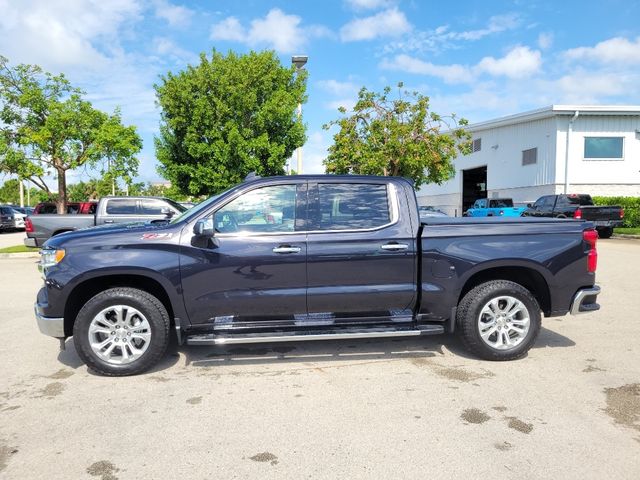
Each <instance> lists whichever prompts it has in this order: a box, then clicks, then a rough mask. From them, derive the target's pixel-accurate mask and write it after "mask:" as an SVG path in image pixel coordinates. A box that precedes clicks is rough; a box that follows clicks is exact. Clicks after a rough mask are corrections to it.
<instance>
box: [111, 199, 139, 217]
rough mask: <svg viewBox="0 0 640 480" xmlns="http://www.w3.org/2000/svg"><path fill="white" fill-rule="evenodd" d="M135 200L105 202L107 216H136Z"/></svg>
mask: <svg viewBox="0 0 640 480" xmlns="http://www.w3.org/2000/svg"><path fill="white" fill-rule="evenodd" d="M136 203H137V202H136V200H133V199H130V198H114V199H110V200H107V215H136V214H137V213H138V212H137V206H136Z"/></svg>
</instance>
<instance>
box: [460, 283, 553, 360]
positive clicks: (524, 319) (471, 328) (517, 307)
mask: <svg viewBox="0 0 640 480" xmlns="http://www.w3.org/2000/svg"><path fill="white" fill-rule="evenodd" d="M456 321H457V324H458V327H459V331H460V333H461V335H462V341H463V343H464V345H465V346H466V347H467V349H468V350H470V351H471V352H472V353H474V354H475V355H477V356H479V357H481V358H483V359H485V360H514V359H517V358H520V357H523V356H524V355H525V354H526V353H527V352H528V351H529V349H530V348H531V347H532V346H533V344H534V343H535V341H536V338H537V337H538V334H539V333H540V324H541V315H540V306H539V305H538V302H537V300H536V299H535V297H534V296H533V295H532V294H531V292H529V290H527V289H526V288H524V287H523V286H522V285H520V284H518V283H515V282H510V281H507V280H493V281H490V282H486V283H483V284H481V285H478V286H477V287H475V288H473V289H472V290H471V291H469V292H468V293H467V294H466V295H465V296H464V298H463V299H462V301H461V302H460V304H459V305H458V311H457V315H456Z"/></svg>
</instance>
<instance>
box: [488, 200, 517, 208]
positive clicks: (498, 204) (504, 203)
mask: <svg viewBox="0 0 640 480" xmlns="http://www.w3.org/2000/svg"><path fill="white" fill-rule="evenodd" d="M490 203H491V205H490V206H491V208H510V207H513V200H511V199H510V198H502V199H498V200H491V201H490Z"/></svg>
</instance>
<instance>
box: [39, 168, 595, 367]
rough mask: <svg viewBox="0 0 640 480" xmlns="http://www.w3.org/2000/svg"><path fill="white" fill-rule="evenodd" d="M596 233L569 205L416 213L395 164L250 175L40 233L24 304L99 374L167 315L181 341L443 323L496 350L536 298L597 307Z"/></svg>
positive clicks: (529, 320) (296, 336) (143, 352)
mask: <svg viewBox="0 0 640 480" xmlns="http://www.w3.org/2000/svg"><path fill="white" fill-rule="evenodd" d="M596 239H597V234H596V232H595V230H594V229H593V225H592V224H590V223H588V222H582V221H575V220H556V219H532V218H518V219H506V218H482V219H475V218H467V219H450V218H442V219H439V218H434V219H432V220H429V221H428V223H426V224H425V223H421V221H420V217H419V215H418V205H417V202H416V197H415V193H414V190H413V187H412V185H411V183H410V182H409V181H407V180H404V179H401V178H389V177H367V176H334V175H331V176H324V175H317V176H288V177H270V178H253V179H251V180H249V181H246V182H245V183H242V184H240V185H238V186H236V187H234V188H231V189H230V190H228V191H226V192H223V193H222V194H220V195H218V196H216V197H213V198H211V199H210V200H208V201H206V202H203V203H202V204H200V205H198V206H196V207H194V208H192V209H190V210H188V211H186V212H184V213H183V214H181V215H179V216H177V217H174V218H173V219H171V220H170V221H169V222H167V223H165V224H161V225H158V224H155V225H154V224H146V225H145V224H132V225H116V226H110V227H96V228H92V229H87V230H81V231H76V232H70V233H65V234H61V235H59V236H56V237H53V238H51V239H50V240H48V241H47V242H46V244H45V246H44V249H43V250H42V258H41V262H40V269H41V271H42V274H43V277H44V287H43V288H42V289H41V290H40V292H39V293H38V297H37V302H36V305H35V310H36V317H37V321H38V325H39V327H40V330H41V331H42V332H43V333H45V334H47V335H51V336H53V337H57V338H59V339H62V342H61V345H64V339H66V338H67V337H70V336H73V337H74V342H75V346H76V349H77V351H78V354H79V355H80V357H81V358H82V359H83V360H84V361H85V362H86V363H87V365H88V366H89V367H90V368H92V369H93V370H95V371H97V372H99V373H102V374H104V375H130V374H136V373H140V372H142V371H145V370H146V369H149V368H150V367H151V366H153V365H154V364H155V363H156V362H158V360H160V358H161V357H162V356H163V355H164V354H165V350H166V348H167V344H168V341H169V336H170V331H171V329H172V328H173V329H175V332H176V333H177V338H178V342H179V343H180V344H182V343H187V344H190V345H217V344H230V343H256V342H281V341H303V340H323V339H354V338H368V337H369V338H370V337H402V336H414V335H431V334H438V333H445V332H454V331H458V332H459V333H460V334H461V336H462V339H463V341H464V343H465V345H466V346H467V347H468V349H469V350H470V351H471V352H473V353H474V354H476V355H478V356H479V357H481V358H484V359H488V360H510V359H515V358H519V357H521V356H523V355H525V353H526V352H527V351H528V350H529V349H530V348H531V346H532V345H533V344H534V342H535V340H536V337H537V335H538V332H539V330H540V322H541V316H542V314H543V313H544V315H545V316H548V317H550V316H559V315H565V314H567V313H568V312H571V313H579V312H590V311H594V310H597V309H598V308H599V305H598V304H597V303H596V297H597V296H598V293H599V292H600V289H599V288H598V287H597V286H596V285H595V269H596V261H597V253H596Z"/></svg>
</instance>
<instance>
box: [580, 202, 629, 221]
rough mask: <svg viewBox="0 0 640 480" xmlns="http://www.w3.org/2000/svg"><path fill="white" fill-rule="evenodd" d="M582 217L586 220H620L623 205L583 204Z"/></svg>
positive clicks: (581, 208)
mask: <svg viewBox="0 0 640 480" xmlns="http://www.w3.org/2000/svg"><path fill="white" fill-rule="evenodd" d="M580 210H581V211H582V218H583V219H584V220H591V221H594V222H596V221H599V220H620V219H621V218H622V217H621V216H620V211H621V210H622V207H618V206H606V207H598V206H581V207H580Z"/></svg>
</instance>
